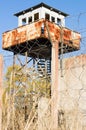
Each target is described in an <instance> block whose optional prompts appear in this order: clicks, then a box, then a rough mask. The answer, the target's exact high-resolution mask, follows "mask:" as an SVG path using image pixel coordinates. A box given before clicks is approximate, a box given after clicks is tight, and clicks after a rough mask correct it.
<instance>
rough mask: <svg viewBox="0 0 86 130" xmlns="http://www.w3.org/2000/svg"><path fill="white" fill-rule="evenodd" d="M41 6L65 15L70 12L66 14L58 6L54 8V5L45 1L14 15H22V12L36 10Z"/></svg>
mask: <svg viewBox="0 0 86 130" xmlns="http://www.w3.org/2000/svg"><path fill="white" fill-rule="evenodd" d="M39 7H45V8H47V9H50V10H53V11H54V12H56V13H59V14H61V15H63V16H65V17H66V16H68V14H66V13H64V12H62V11H60V10H58V9H56V8H53V7H51V6H49V5H47V4H45V3H43V2H42V3H40V4H37V5H35V6H33V7H30V8H28V9H25V10H22V11H20V12H18V13H15V14H14V15H15V16H17V17H18V16H20V15H22V14H25V13H27V12H30V11H32V10H35V9H37V8H39Z"/></svg>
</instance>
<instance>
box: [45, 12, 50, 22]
mask: <svg viewBox="0 0 86 130" xmlns="http://www.w3.org/2000/svg"><path fill="white" fill-rule="evenodd" d="M47 16H48V17H47ZM45 19H46V20H48V21H50V14H48V13H45Z"/></svg>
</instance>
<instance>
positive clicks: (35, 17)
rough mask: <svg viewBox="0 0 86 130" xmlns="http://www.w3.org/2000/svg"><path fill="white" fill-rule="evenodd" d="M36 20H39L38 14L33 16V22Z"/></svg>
mask: <svg viewBox="0 0 86 130" xmlns="http://www.w3.org/2000/svg"><path fill="white" fill-rule="evenodd" d="M37 20H39V12H37V13H35V14H34V21H37Z"/></svg>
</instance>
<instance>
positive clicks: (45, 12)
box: [14, 3, 68, 26]
mask: <svg viewBox="0 0 86 130" xmlns="http://www.w3.org/2000/svg"><path fill="white" fill-rule="evenodd" d="M14 15H15V16H17V17H18V26H22V25H26V24H30V23H32V22H35V21H37V20H40V19H46V20H48V21H51V22H54V23H56V24H58V25H62V26H65V17H66V16H68V14H66V13H63V12H61V11H60V10H57V9H55V8H53V7H50V6H48V5H46V4H44V3H40V4H38V5H36V6H34V7H31V8H29V9H26V10H23V11H21V12H19V13H16V14H14Z"/></svg>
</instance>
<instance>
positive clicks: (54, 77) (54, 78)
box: [51, 41, 58, 130]
mask: <svg viewBox="0 0 86 130" xmlns="http://www.w3.org/2000/svg"><path fill="white" fill-rule="evenodd" d="M51 59H52V61H51V99H52V102H51V121H52V122H51V124H52V129H51V130H58V108H57V106H58V41H53V42H52V56H51Z"/></svg>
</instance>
